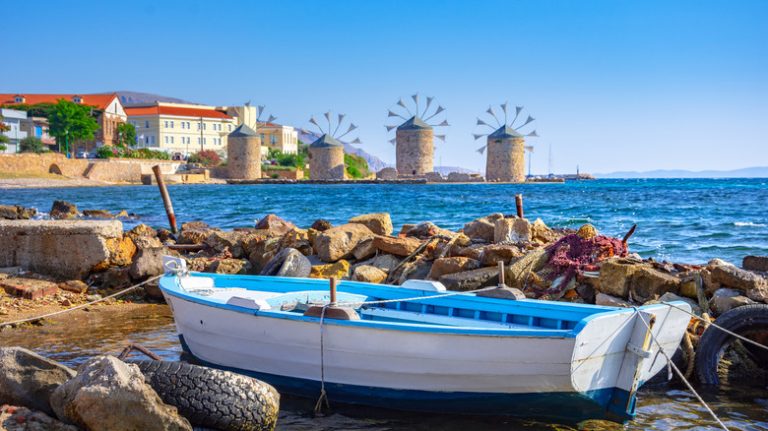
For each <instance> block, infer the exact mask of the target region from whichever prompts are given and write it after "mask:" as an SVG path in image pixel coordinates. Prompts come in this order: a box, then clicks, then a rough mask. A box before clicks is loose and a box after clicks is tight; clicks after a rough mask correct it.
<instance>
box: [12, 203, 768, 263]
mask: <svg viewBox="0 0 768 431" xmlns="http://www.w3.org/2000/svg"><path fill="white" fill-rule="evenodd" d="M33 211H34V210H33ZM0 218H3V217H2V216H0ZM741 266H742V267H744V269H746V270H748V271H759V272H768V256H745V257H744V260H743V261H742V263H741Z"/></svg>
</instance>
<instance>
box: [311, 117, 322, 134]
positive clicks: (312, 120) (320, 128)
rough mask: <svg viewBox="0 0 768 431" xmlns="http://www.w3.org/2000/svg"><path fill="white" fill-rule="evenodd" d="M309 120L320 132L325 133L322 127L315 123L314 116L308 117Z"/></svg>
mask: <svg viewBox="0 0 768 431" xmlns="http://www.w3.org/2000/svg"><path fill="white" fill-rule="evenodd" d="M309 122H310V123H312V124H314V125H315V127H317V130H319V131H320V133H325V132H323V128H322V127H320V125H319V124H318V123H317V120H315V117H314V116H312V117H311V118H310V119H309Z"/></svg>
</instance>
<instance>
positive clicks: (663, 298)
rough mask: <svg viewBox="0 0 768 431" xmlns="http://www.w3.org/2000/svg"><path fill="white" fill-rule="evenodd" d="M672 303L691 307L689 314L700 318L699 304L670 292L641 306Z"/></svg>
mask: <svg viewBox="0 0 768 431" xmlns="http://www.w3.org/2000/svg"><path fill="white" fill-rule="evenodd" d="M672 301H683V302H687V303H688V305H690V306H691V312H692V313H693V314H695V315H697V316H701V307H699V303H698V302H696V301H694V300H692V299H690V298H684V297H682V296H680V295H675V294H674V293H672V292H667V293H665V294H663V295H661V297H660V298H659V299H657V300H650V301H648V302H646V303H645V304H643V305H646V304H658V303H660V302H672Z"/></svg>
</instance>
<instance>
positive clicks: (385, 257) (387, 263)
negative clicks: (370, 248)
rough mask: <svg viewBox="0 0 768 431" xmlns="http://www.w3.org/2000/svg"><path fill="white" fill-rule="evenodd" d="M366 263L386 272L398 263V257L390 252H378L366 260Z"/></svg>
mask: <svg viewBox="0 0 768 431" xmlns="http://www.w3.org/2000/svg"><path fill="white" fill-rule="evenodd" d="M366 264H367V265H371V266H375V267H376V268H379V269H380V270H382V271H384V272H386V273H387V274H389V273H390V271H392V270H393V269H395V267H397V265H399V264H400V259H398V258H397V257H395V256H392V255H391V254H380V255H378V256H376V257H374V258H373V259H371V260H369V261H367V262H366Z"/></svg>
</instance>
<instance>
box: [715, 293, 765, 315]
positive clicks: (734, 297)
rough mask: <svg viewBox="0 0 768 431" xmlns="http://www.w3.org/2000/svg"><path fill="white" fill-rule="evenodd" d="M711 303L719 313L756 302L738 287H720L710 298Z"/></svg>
mask: <svg viewBox="0 0 768 431" xmlns="http://www.w3.org/2000/svg"><path fill="white" fill-rule="evenodd" d="M709 303H710V305H711V306H712V308H713V309H714V311H715V313H717V314H718V315H720V314H723V313H725V312H726V311H728V310H731V309H733V308H736V307H741V306H742V305H749V304H754V303H755V301H753V300H751V299H749V298H747V297H746V296H744V295H742V292H739V291H738V290H736V289H728V288H725V287H723V288H720V289H717V290H716V291H715V293H714V294H713V295H712V298H711V299H710V300H709Z"/></svg>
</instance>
